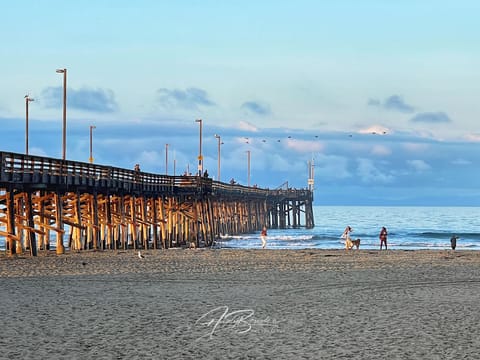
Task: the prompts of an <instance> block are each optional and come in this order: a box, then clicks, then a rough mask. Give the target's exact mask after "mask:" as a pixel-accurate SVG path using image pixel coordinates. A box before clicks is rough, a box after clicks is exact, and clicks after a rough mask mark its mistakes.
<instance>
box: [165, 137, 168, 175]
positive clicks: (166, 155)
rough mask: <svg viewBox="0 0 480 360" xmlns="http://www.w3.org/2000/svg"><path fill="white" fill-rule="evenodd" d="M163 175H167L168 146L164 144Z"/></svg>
mask: <svg viewBox="0 0 480 360" xmlns="http://www.w3.org/2000/svg"><path fill="white" fill-rule="evenodd" d="M165 175H168V144H165Z"/></svg>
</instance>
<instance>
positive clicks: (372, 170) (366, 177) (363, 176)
mask: <svg viewBox="0 0 480 360" xmlns="http://www.w3.org/2000/svg"><path fill="white" fill-rule="evenodd" d="M357 164H358V167H357V174H358V176H359V178H360V180H361V181H362V182H364V183H371V182H374V183H389V182H391V181H392V180H393V176H392V175H390V174H385V173H383V172H382V171H381V170H379V169H378V168H377V167H376V166H375V165H374V163H373V161H372V160H370V159H358V160H357Z"/></svg>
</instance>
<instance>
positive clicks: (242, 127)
mask: <svg viewBox="0 0 480 360" xmlns="http://www.w3.org/2000/svg"><path fill="white" fill-rule="evenodd" d="M237 128H238V129H240V130H246V131H251V132H257V131H258V127H256V126H255V125H253V124H252V123H249V122H248V121H243V120H241V121H240V122H239V123H238V126H237Z"/></svg>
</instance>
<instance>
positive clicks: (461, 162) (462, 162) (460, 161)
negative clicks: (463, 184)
mask: <svg viewBox="0 0 480 360" xmlns="http://www.w3.org/2000/svg"><path fill="white" fill-rule="evenodd" d="M452 164H453V165H461V166H464V165H471V164H472V162H471V161H470V160H465V159H460V158H459V159H454V160H452Z"/></svg>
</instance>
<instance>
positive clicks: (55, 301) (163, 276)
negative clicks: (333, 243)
mask: <svg viewBox="0 0 480 360" xmlns="http://www.w3.org/2000/svg"><path fill="white" fill-rule="evenodd" d="M144 253H145V258H144V259H139V258H138V257H137V256H136V253H134V252H132V251H127V252H125V251H119V252H83V253H69V254H67V255H62V256H56V255H55V254H53V253H51V254H41V255H40V256H38V257H37V258H31V257H29V256H17V257H15V258H9V257H6V256H4V255H3V254H1V255H0V287H1V292H0V303H1V306H0V318H1V322H2V326H1V332H2V333H1V335H0V349H1V353H0V358H5V359H148V358H151V359H292V358H295V359H333V358H335V359H337V358H345V359H347V358H348V359H351V358H354V359H386V358H388V359H473V358H477V357H478V351H479V349H480V340H479V335H480V330H479V327H480V326H479V325H478V324H480V315H479V310H480V305H479V299H480V252H476V251H456V252H453V251H400V250H389V251H383V252H379V251H371V250H360V251H350V252H345V251H344V250H268V249H267V250H236V249H235V250H229V249H217V250H212V249H198V250H180V249H178V250H177V249H172V250H157V251H153V250H152V251H147V252H144Z"/></svg>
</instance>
